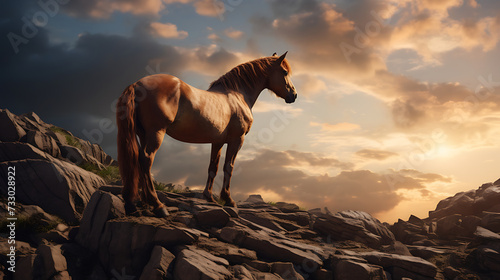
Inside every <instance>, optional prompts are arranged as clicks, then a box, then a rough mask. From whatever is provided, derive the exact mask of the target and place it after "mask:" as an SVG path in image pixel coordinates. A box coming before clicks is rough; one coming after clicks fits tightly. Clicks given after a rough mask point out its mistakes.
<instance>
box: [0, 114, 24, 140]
mask: <svg viewBox="0 0 500 280" xmlns="http://www.w3.org/2000/svg"><path fill="white" fill-rule="evenodd" d="M0 131H1V132H2V133H0V141H1V142H17V141H19V140H21V138H23V137H24V136H25V135H26V131H25V130H24V129H23V128H22V127H21V126H20V125H18V124H17V122H16V115H14V114H12V113H11V112H10V111H9V110H7V109H0Z"/></svg>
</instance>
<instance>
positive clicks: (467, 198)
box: [429, 180, 500, 219]
mask: <svg viewBox="0 0 500 280" xmlns="http://www.w3.org/2000/svg"><path fill="white" fill-rule="evenodd" d="M499 201H500V180H497V181H496V182H495V183H488V184H483V185H482V186H481V187H479V188H478V189H477V190H470V191H467V192H460V193H457V194H456V195H454V196H452V197H448V198H446V199H443V200H441V201H440V202H439V203H438V205H437V206H436V209H435V210H434V211H429V218H431V219H439V218H442V217H445V216H449V215H454V214H461V215H464V216H466V215H476V216H479V215H480V214H481V213H482V212H483V211H488V210H490V209H492V208H494V207H495V206H497V205H498V203H499Z"/></svg>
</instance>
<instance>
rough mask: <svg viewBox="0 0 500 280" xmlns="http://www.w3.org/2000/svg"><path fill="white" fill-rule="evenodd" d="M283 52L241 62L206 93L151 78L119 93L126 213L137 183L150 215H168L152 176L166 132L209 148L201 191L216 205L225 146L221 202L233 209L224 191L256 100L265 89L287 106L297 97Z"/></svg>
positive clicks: (163, 77)
mask: <svg viewBox="0 0 500 280" xmlns="http://www.w3.org/2000/svg"><path fill="white" fill-rule="evenodd" d="M286 54H287V52H285V53H284V54H283V55H281V56H279V57H278V56H277V55H276V53H274V54H273V55H272V56H269V57H263V58H259V59H255V60H252V61H249V62H246V63H243V64H240V65H238V66H236V67H234V68H233V69H232V70H230V71H229V72H227V73H226V74H224V75H222V76H221V77H220V78H218V79H217V80H215V81H213V82H212V83H211V84H210V86H209V88H208V90H201V89H198V88H195V87H193V86H191V85H189V84H187V83H185V82H183V81H182V80H180V79H179V78H177V77H175V76H171V75H167V74H155V75H150V76H146V77H143V78H141V79H140V80H139V81H137V82H135V83H133V84H131V85H129V86H128V87H127V88H126V89H125V90H124V91H123V93H122V94H121V96H120V98H119V99H118V103H117V110H116V120H117V127H118V136H117V140H118V141H117V142H118V162H119V170H120V175H121V178H122V182H123V189H122V195H123V200H124V202H125V211H126V214H127V215H132V214H134V213H137V207H136V205H135V203H136V202H137V200H138V192H139V190H138V189H139V185H140V186H142V192H141V195H140V199H141V200H142V201H144V202H146V203H147V204H149V205H151V206H152V207H153V212H154V214H155V215H156V216H157V217H166V216H168V215H169V213H168V211H167V210H166V207H165V205H164V204H163V203H161V202H160V200H159V199H158V196H157V194H156V191H155V188H154V185H153V180H152V177H151V167H152V165H153V161H154V158H155V155H156V152H157V151H158V149H159V148H160V145H161V144H162V141H163V138H164V135H165V134H167V135H169V136H170V137H172V138H174V139H176V140H179V141H182V142H187V143H200V144H201V143H205V144H212V146H211V155H210V164H209V167H208V179H207V183H206V187H205V189H204V191H203V197H204V198H205V199H206V200H207V201H209V202H215V200H214V198H213V196H212V186H213V183H214V178H215V176H216V174H217V169H218V165H219V159H220V155H221V149H222V146H223V145H224V144H227V150H226V158H225V163H224V167H223V169H224V181H223V187H222V190H221V193H220V198H221V199H222V200H223V201H224V202H225V203H224V204H225V205H227V206H231V207H236V203H235V202H234V200H233V199H232V198H231V195H230V191H229V186H230V180H231V175H232V172H233V168H234V162H235V159H236V155H237V153H238V151H239V150H240V148H241V146H242V144H243V141H244V138H245V135H246V134H247V133H248V132H249V131H250V127H251V126H252V122H253V116H252V107H253V106H254V104H255V102H256V101H257V98H258V97H259V95H260V93H261V92H262V91H263V90H264V89H269V90H270V91H272V92H274V93H275V94H276V95H277V96H278V97H281V98H283V99H284V100H285V102H286V103H293V102H294V101H295V99H296V98H297V91H296V89H295V87H294V86H293V84H292V82H291V80H290V75H291V67H290V64H289V62H288V61H287V60H286V59H285V56H286ZM137 138H138V139H137Z"/></svg>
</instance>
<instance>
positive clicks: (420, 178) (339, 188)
mask: <svg viewBox="0 0 500 280" xmlns="http://www.w3.org/2000/svg"><path fill="white" fill-rule="evenodd" d="M168 143H169V144H167V147H166V148H164V149H163V150H162V152H161V153H158V155H157V159H156V162H155V166H158V167H157V168H156V169H155V171H154V174H156V176H155V177H156V179H158V180H163V181H168V182H176V183H183V184H185V185H187V186H189V187H191V188H204V186H205V182H206V178H207V168H208V161H209V149H208V146H202V145H185V144H180V143H175V142H174V143H172V142H171V141H168ZM164 145H165V144H164ZM243 149H245V146H244V147H243ZM221 164H222V163H221ZM323 167H333V168H340V169H341V170H342V169H343V170H344V171H341V172H340V173H339V174H337V175H334V176H330V175H328V174H317V173H315V172H309V171H314V170H318V169H321V168H323ZM352 167H353V165H352V164H351V163H345V162H341V161H339V160H337V159H335V158H331V157H325V156H322V155H319V154H315V153H307V152H301V151H296V150H286V151H273V150H270V149H259V150H256V151H255V152H254V153H253V156H252V157H244V158H237V160H236V163H235V169H234V173H233V177H232V181H231V182H232V184H231V186H232V187H231V193H232V194H233V197H234V198H235V199H237V200H244V199H246V197H247V196H248V195H250V194H255V193H260V194H262V195H263V198H264V200H267V201H270V200H272V201H288V202H290V201H293V202H296V203H298V204H299V205H300V206H303V207H306V208H316V207H324V206H326V207H328V208H329V209H330V210H331V211H340V210H347V209H355V210H363V211H367V212H370V213H372V214H376V213H382V212H385V211H388V210H390V209H392V208H394V207H395V206H396V205H398V204H399V203H401V202H402V201H404V200H405V199H406V198H405V197H404V196H402V195H400V193H401V191H404V190H417V191H423V192H425V191H426V185H427V184H431V183H434V182H444V183H447V182H450V178H448V177H445V176H442V175H439V174H433V173H423V172H419V171H416V170H402V171H393V170H392V171H389V172H388V173H375V172H372V171H369V170H345V169H344V168H352ZM308 170H309V171H308ZM222 177H223V175H222V168H219V175H218V176H217V178H216V180H215V185H214V192H218V191H220V189H221V187H222ZM388 178H389V179H391V180H392V181H388Z"/></svg>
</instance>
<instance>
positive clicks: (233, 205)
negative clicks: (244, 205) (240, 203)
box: [224, 198, 236, 208]
mask: <svg viewBox="0 0 500 280" xmlns="http://www.w3.org/2000/svg"><path fill="white" fill-rule="evenodd" d="M224 206H229V207H235V208H236V202H234V200H232V199H231V198H229V200H226V203H224Z"/></svg>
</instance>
